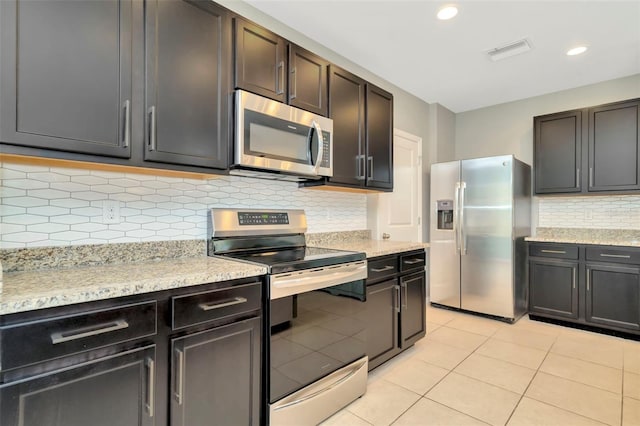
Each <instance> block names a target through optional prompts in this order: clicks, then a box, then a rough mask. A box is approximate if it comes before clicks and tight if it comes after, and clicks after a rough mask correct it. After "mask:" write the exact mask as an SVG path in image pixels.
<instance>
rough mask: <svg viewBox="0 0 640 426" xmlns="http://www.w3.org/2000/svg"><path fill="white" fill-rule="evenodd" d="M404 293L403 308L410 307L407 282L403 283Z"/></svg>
mask: <svg viewBox="0 0 640 426" xmlns="http://www.w3.org/2000/svg"><path fill="white" fill-rule="evenodd" d="M401 286H402V293H403V294H404V303H403V304H402V309H408V307H409V298H408V296H407V293H408V291H407V283H402V284H401Z"/></svg>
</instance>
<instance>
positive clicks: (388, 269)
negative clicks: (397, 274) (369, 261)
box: [371, 265, 394, 272]
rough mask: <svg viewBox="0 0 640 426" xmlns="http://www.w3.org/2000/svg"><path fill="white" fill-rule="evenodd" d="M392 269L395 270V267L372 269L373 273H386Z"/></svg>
mask: <svg viewBox="0 0 640 426" xmlns="http://www.w3.org/2000/svg"><path fill="white" fill-rule="evenodd" d="M392 269H394V267H393V266H391V265H387V266H384V267H382V268H371V270H372V271H373V272H384V271H390V270H392Z"/></svg>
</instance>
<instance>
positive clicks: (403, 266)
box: [400, 250, 425, 272]
mask: <svg viewBox="0 0 640 426" xmlns="http://www.w3.org/2000/svg"><path fill="white" fill-rule="evenodd" d="M424 265H425V253H424V250H423V251H419V252H414V253H407V254H403V255H401V256H400V272H408V271H419V270H421V269H424Z"/></svg>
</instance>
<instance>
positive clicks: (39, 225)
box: [0, 163, 367, 249]
mask: <svg viewBox="0 0 640 426" xmlns="http://www.w3.org/2000/svg"><path fill="white" fill-rule="evenodd" d="M105 202H106V203H108V204H110V205H111V206H115V207H114V215H115V219H114V220H113V222H117V223H108V222H109V221H108V220H105V217H104V208H105ZM213 207H229V208H255V209H260V208H294V209H304V210H305V211H306V213H307V225H308V232H310V233H317V232H335V231H351V230H358V229H366V227H367V201H366V195H365V194H354V193H344V192H336V191H322V190H318V189H304V188H298V184H297V183H293V182H283V181H273V180H262V179H251V178H244V177H238V176H220V177H218V178H215V179H210V180H199V179H189V178H176V177H164V176H154V175H146V174H133V173H121V172H106V171H97V170H83V169H72V168H63V167H47V166H36V165H24V164H10V163H0V248H5V249H6V248H24V247H46V246H65V245H84V244H109V243H131V242H148V241H173V240H204V239H206V238H207V235H206V234H207V216H206V215H207V211H208V209H210V208H213Z"/></svg>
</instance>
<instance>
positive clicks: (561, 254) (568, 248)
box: [529, 243, 578, 260]
mask: <svg viewBox="0 0 640 426" xmlns="http://www.w3.org/2000/svg"><path fill="white" fill-rule="evenodd" d="M529 256H535V257H554V258H556V259H573V260H575V259H578V246H577V245H575V244H553V243H542V244H541V243H529Z"/></svg>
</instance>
